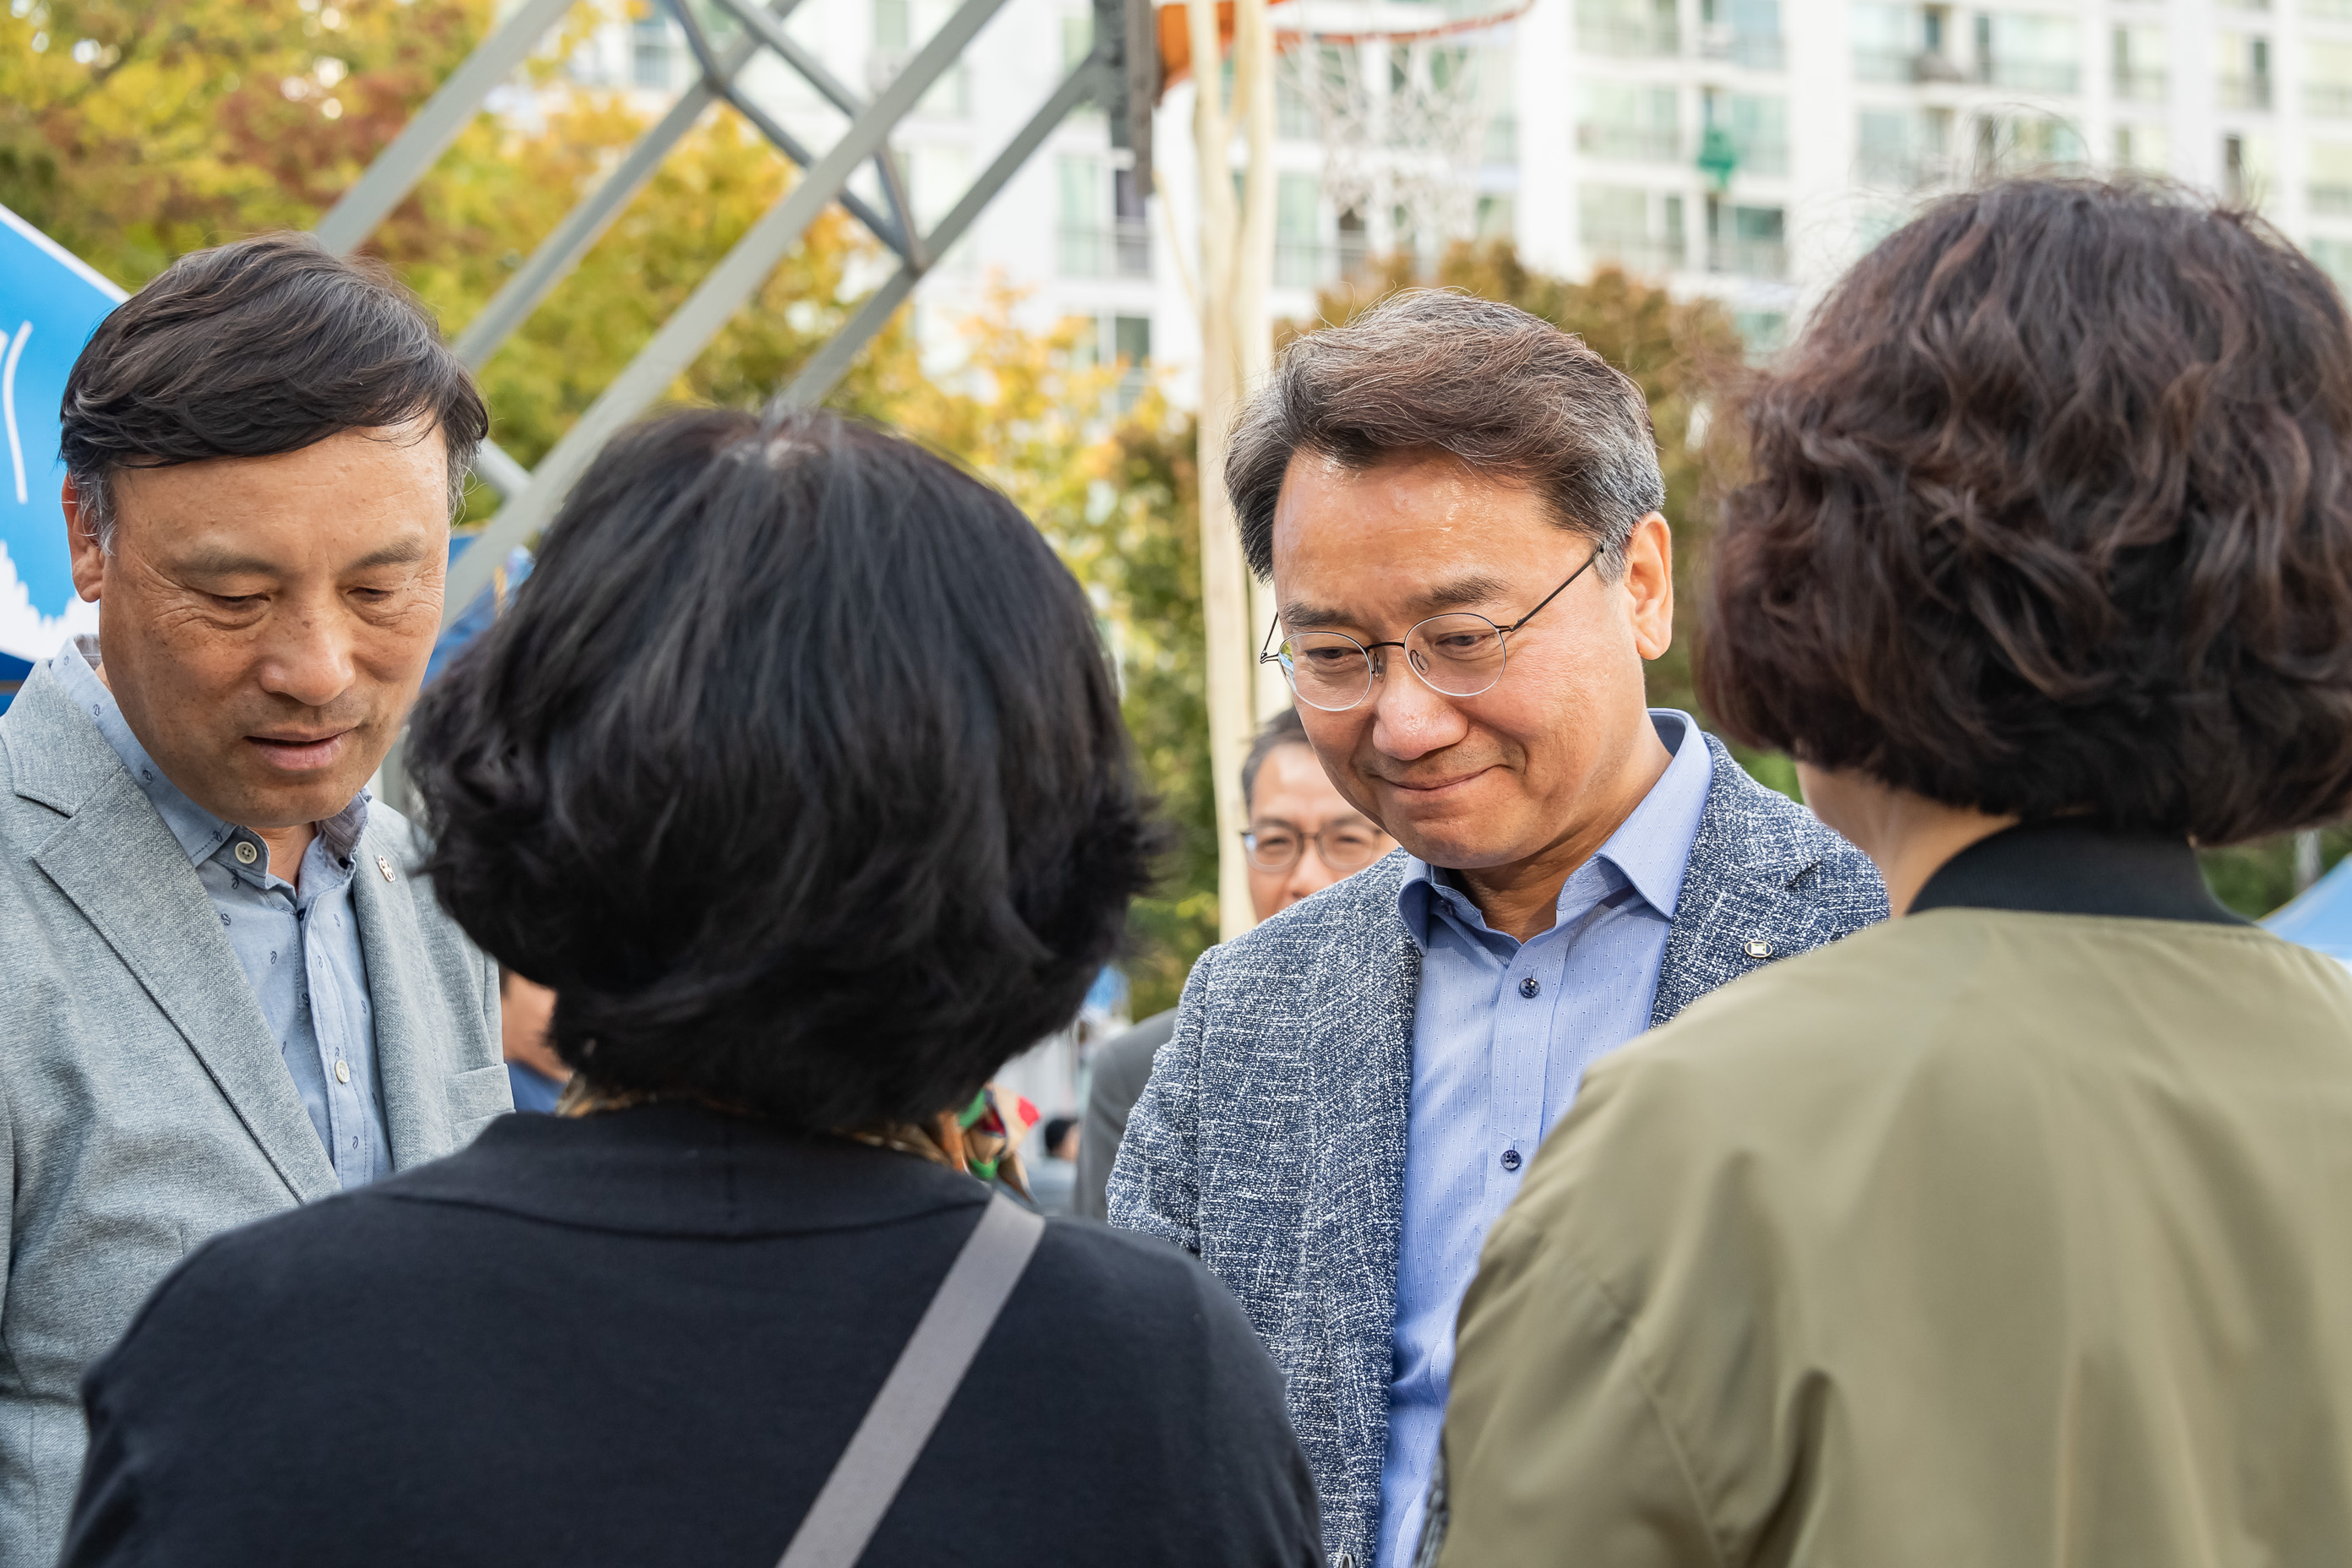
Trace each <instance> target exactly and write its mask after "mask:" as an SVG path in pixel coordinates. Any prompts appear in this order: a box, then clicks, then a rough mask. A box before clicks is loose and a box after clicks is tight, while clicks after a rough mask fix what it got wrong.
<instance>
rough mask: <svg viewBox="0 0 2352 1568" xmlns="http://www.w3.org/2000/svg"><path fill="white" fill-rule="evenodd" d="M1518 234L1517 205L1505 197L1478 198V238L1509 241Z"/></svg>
mask: <svg viewBox="0 0 2352 1568" xmlns="http://www.w3.org/2000/svg"><path fill="white" fill-rule="evenodd" d="M1517 233H1518V203H1517V201H1515V200H1514V199H1513V198H1511V197H1509V196H1505V195H1484V196H1480V197H1479V198H1478V237H1479V238H1480V239H1482V240H1488V239H1509V238H1511V237H1513V236H1515V235H1517Z"/></svg>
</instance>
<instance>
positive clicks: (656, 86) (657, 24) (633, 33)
mask: <svg viewBox="0 0 2352 1568" xmlns="http://www.w3.org/2000/svg"><path fill="white" fill-rule="evenodd" d="M673 42H674V41H673V40H672V38H671V37H670V20H669V18H668V17H667V16H665V15H662V14H661V13H659V12H656V13H655V14H654V15H653V16H641V17H639V18H638V19H637V20H635V21H634V22H632V23H630V24H629V79H630V80H631V81H632V82H634V83H635V84H636V85H637V86H639V87H642V88H648V89H652V90H654V91H656V92H667V91H668V90H669V86H670V67H671V62H672V61H673V60H674V59H675V58H677V51H676V49H675V48H674V47H673Z"/></svg>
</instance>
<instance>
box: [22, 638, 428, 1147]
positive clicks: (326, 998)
mask: <svg viewBox="0 0 2352 1568" xmlns="http://www.w3.org/2000/svg"><path fill="white" fill-rule="evenodd" d="M97 658H98V640H97V639H96V638H95V637H76V638H74V639H73V640H72V641H71V642H69V643H68V644H67V645H66V647H64V648H63V649H62V650H61V651H60V652H59V653H58V656H57V657H56V658H54V659H52V660H50V664H49V668H50V669H51V671H52V672H53V673H54V674H55V675H56V676H57V678H58V684H60V685H61V686H63V687H64V688H65V689H66V694H67V695H68V697H70V698H72V699H73V700H74V702H75V704H76V705H77V706H78V707H79V708H80V709H81V710H82V711H83V712H85V713H87V714H89V716H90V719H91V721H93V722H94V723H96V724H97V725H98V728H99V732H100V734H102V735H104V736H105V737H106V740H107V743H108V744H109V745H110V746H112V747H113V748H114V754H115V755H116V756H118V757H121V759H122V765H123V766H124V767H126V768H129V769H130V770H131V777H132V778H134V779H136V780H138V781H139V787H140V788H141V789H142V790H143V791H145V792H146V795H147V798H148V799H149V800H151V801H152V802H153V803H154V805H155V811H156V814H157V815H158V816H161V817H163V826H166V827H169V828H170V829H171V830H172V837H174V838H177V839H178V840H179V841H180V847H182V848H183V849H185V850H186V851H187V852H188V859H189V861H190V863H191V864H193V865H194V867H195V868H196V879H197V880H198V881H200V882H202V883H203V884H204V887H205V896H206V897H208V898H209V899H211V900H212V906H213V912H214V913H215V914H217V915H218V916H219V917H220V922H221V930H222V932H223V934H225V935H226V937H227V938H228V942H229V946H230V947H231V948H232V949H234V950H235V952H236V962H237V965H238V967H239V968H241V969H243V970H244V971H245V977H246V979H247V980H248V981H250V982H251V983H252V985H253V994H254V995H255V997H256V998H257V1000H258V1001H259V1002H260V1004H261V1016H262V1017H263V1018H264V1019H266V1020H268V1025H269V1032H270V1034H271V1035H272V1036H274V1037H276V1038H277V1040H278V1054H279V1055H280V1056H281V1057H282V1058H284V1059H285V1062H286V1070H287V1072H288V1073H289V1075H291V1076H292V1078H293V1079H294V1089H295V1092H297V1093H298V1094H299V1095H300V1096H301V1097H302V1109H303V1110H306V1111H308V1112H309V1113H310V1125H311V1126H312V1127H313V1128H315V1129H316V1130H317V1131H318V1134H319V1142H320V1143H321V1144H323V1145H325V1147H326V1151H327V1158H328V1159H329V1160H330V1161H331V1162H332V1163H333V1164H334V1167H335V1179H336V1180H337V1181H338V1182H340V1183H341V1184H342V1186H343V1188H344V1190H345V1191H349V1190H350V1189H351V1188H353V1187H358V1186H364V1185H366V1184H368V1183H370V1182H373V1181H376V1180H378V1179H379V1178H381V1177H384V1176H388V1175H390V1174H392V1141H391V1139H390V1138H388V1137H387V1136H385V1133H384V1127H383V1086H382V1085H381V1084H380V1083H379V1082H378V1081H377V1079H376V1053H375V1014H374V1010H373V1008H372V1007H370V1005H369V1004H368V983H367V961H366V959H365V957H364V956H363V955H362V952H361V950H360V928H359V921H358V920H357V919H356V918H355V916H354V915H353V913H352V870H353V866H352V852H353V851H354V850H355V849H356V848H357V847H358V846H359V839H360V834H361V832H362V830H364V829H365V828H366V826H367V813H368V796H367V792H366V791H365V790H362V791H361V792H360V794H359V795H358V797H357V798H355V799H354V800H353V801H352V803H351V805H347V806H345V807H344V808H343V809H342V811H341V812H340V813H338V814H337V815H336V816H332V817H330V818H329V819H328V820H326V821H324V822H321V823H319V824H317V825H316V828H317V837H314V838H312V839H311V840H310V849H309V850H308V851H307V852H306V853H305V854H304V855H303V857H302V877H301V890H300V891H299V892H297V891H296V890H295V889H294V887H293V885H292V884H290V883H289V882H288V881H286V879H284V878H282V877H277V876H273V875H271V873H270V870H269V846H268V845H267V844H265V843H263V842H262V840H261V837H260V836H259V835H257V834H256V833H254V832H253V831H252V830H251V829H250V828H245V827H238V826H235V825H233V824H231V823H226V822H223V821H222V820H221V819H220V818H219V817H217V816H214V815H213V814H212V813H211V812H209V811H206V810H205V808H204V807H203V806H201V805H197V804H196V803H195V802H194V801H193V800H190V799H189V798H188V797H187V796H186V795H183V794H182V793H181V792H180V789H179V787H178V786H177V785H175V784H173V783H172V781H171V780H170V779H168V778H165V777H164V776H163V769H162V768H159V767H157V766H156V765H155V762H154V759H153V758H152V757H150V756H149V755H148V754H147V748H146V747H144V746H142V745H141V744H140V743H139V738H138V737H137V736H136V735H133V734H132V733H131V726H130V725H129V724H128V723H126V722H125V721H124V720H123V717H122V710H121V708H120V707H118V706H117V705H116V703H115V700H114V694H113V693H112V692H110V691H109V690H107V689H106V685H105V683H104V682H103V681H101V680H100V679H98V675H97V672H96V668H95V662H96V660H97ZM248 855H250V856H251V859H250V860H248V859H247V858H246V857H247V856H248Z"/></svg>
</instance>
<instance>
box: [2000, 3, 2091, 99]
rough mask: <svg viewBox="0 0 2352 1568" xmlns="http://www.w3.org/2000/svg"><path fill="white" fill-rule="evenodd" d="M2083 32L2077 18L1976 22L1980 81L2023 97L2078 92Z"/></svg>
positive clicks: (2007, 17)
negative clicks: (2033, 94) (2080, 44)
mask: <svg viewBox="0 0 2352 1568" xmlns="http://www.w3.org/2000/svg"><path fill="white" fill-rule="evenodd" d="M2081 33H2082V28H2081V26H2080V25H2079V24H2077V22H2076V21H2075V19H2074V17H2072V16H2032V15H2020V14H2014V13H2010V12H2000V13H1997V14H1993V15H1980V16H1978V17H1977V73H1976V74H1977V79H1978V80H1979V81H1984V82H1990V83H1991V84H1992V85H1993V86H1995V87H2008V88H2015V89H2018V90H2019V91H2021V92H2074V91H2076V90H2078V89H2080V87H2081V86H2082V74H2083V73H2082V69H2081V67H2080V64H2079V62H2078V60H2077V58H2076V48H2077V47H2078V45H2079V43H2080V38H2081Z"/></svg>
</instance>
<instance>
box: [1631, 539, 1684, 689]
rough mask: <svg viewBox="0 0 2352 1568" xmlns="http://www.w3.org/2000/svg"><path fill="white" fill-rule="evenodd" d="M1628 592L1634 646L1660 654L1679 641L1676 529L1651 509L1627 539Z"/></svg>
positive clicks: (1642, 652)
mask: <svg viewBox="0 0 2352 1568" xmlns="http://www.w3.org/2000/svg"><path fill="white" fill-rule="evenodd" d="M1624 587H1625V593H1626V596H1627V597H1629V598H1630V599H1632V601H1633V605H1632V608H1633V647H1634V650H1635V651H1636V652H1638V653H1639V654H1640V655H1641V656H1642V657H1643V658H1657V657H1658V656H1659V655H1661V654H1663V653H1664V652H1665V651H1666V649H1668V648H1670V647H1674V645H1675V531H1674V530H1673V529H1671V528H1669V527H1668V526H1667V525H1666V520H1665V518H1664V517H1663V516H1662V515H1660V514H1659V513H1657V512H1651V513H1650V514H1649V515H1648V516H1646V517H1644V518H1643V519H1642V521H1639V522H1637V523H1635V524H1634V525H1633V538H1631V539H1629V540H1627V541H1626V542H1625V584H1624Z"/></svg>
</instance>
